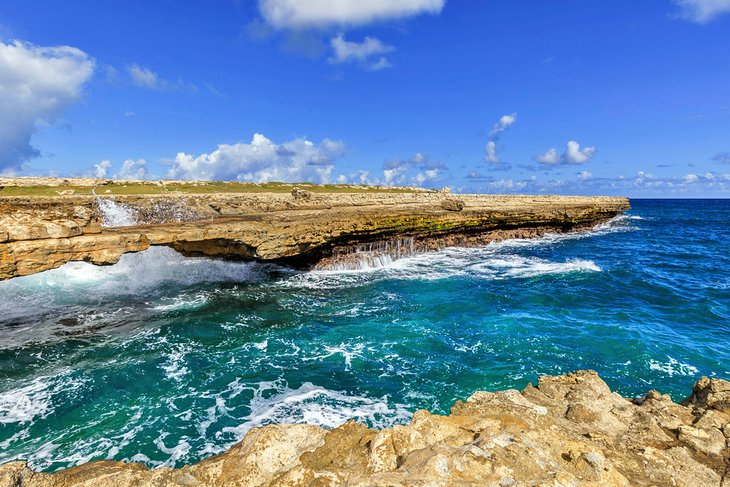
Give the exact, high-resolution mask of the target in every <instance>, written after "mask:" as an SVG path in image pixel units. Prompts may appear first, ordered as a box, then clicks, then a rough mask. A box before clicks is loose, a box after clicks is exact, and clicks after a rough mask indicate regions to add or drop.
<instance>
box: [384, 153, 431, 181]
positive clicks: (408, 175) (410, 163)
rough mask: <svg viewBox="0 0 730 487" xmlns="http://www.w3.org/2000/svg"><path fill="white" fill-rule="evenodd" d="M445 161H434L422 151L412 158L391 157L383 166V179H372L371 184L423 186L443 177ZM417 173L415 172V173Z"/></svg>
mask: <svg viewBox="0 0 730 487" xmlns="http://www.w3.org/2000/svg"><path fill="white" fill-rule="evenodd" d="M444 169H445V167H444V165H443V163H440V162H433V161H431V160H430V159H429V158H428V157H426V156H425V155H423V154H421V153H420V152H418V153H416V154H414V155H413V157H411V158H410V159H391V160H390V161H388V162H386V163H385V165H384V166H383V179H374V180H370V183H371V184H383V185H386V186H423V185H425V184H428V183H433V182H435V181H437V180H438V179H439V178H440V177H441V173H442V172H443V170H444ZM414 172H415V173H416V174H413V173H414Z"/></svg>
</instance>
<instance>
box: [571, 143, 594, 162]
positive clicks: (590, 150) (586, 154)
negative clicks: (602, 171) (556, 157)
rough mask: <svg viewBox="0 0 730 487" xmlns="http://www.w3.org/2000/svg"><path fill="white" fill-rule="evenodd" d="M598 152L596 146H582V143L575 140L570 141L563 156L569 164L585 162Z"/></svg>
mask: <svg viewBox="0 0 730 487" xmlns="http://www.w3.org/2000/svg"><path fill="white" fill-rule="evenodd" d="M595 153H596V148H595V147H586V148H585V149H581V148H580V144H579V143H578V142H576V141H574V140H571V141H569V142H568V148H567V149H566V151H565V154H563V158H564V159H565V162H566V163H567V164H585V163H586V162H588V161H589V160H590V159H591V157H593V156H594V155H595Z"/></svg>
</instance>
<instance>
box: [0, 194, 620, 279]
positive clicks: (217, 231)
mask: <svg viewBox="0 0 730 487" xmlns="http://www.w3.org/2000/svg"><path fill="white" fill-rule="evenodd" d="M92 182H93V180H92ZM104 187H105V186H99V187H93V188H92V191H93V192H94V193H95V194H76V192H75V191H74V190H64V189H59V190H56V191H55V193H56V194H55V195H47V194H40V195H39V194H30V193H32V191H27V193H29V194H23V191H15V192H12V193H11V194H10V195H9V196H4V195H5V194H9V193H8V190H9V189H13V187H9V186H5V188H4V190H3V191H0V279H8V278H12V277H16V276H23V275H29V274H34V273H36V272H41V271H44V270H48V269H53V268H55V267H59V266H61V265H63V264H64V263H66V262H70V261H86V262H91V263H94V264H102V265H103V264H113V263H115V262H117V261H118V260H119V258H120V257H121V256H122V255H123V254H125V253H127V252H138V251H141V250H145V249H147V248H148V247H150V246H151V245H166V246H169V247H172V248H174V249H175V250H177V251H179V252H181V253H183V254H185V255H204V256H210V257H222V258H234V259H255V260H261V261H273V262H279V263H284V264H290V265H293V266H297V267H305V268H306V267H313V266H314V267H320V268H333V267H334V268H337V267H348V266H350V267H351V266H357V265H358V264H359V262H362V261H363V259H365V260H367V259H368V258H369V257H371V258H372V257H376V256H377V254H379V253H387V254H390V255H393V256H394V257H399V256H403V255H407V254H409V253H414V252H422V251H428V250H435V249H438V248H442V247H445V246H449V245H462V246H474V245H484V244H487V243H489V242H492V241H496V240H502V239H505V238H520V237H535V236H540V235H543V234H544V233H546V232H565V231H572V230H577V229H583V228H587V227H591V226H593V225H595V224H597V223H600V222H603V221H606V220H608V219H610V218H612V217H614V216H616V215H617V214H619V213H621V212H622V211H624V210H626V209H628V208H629V203H628V200H627V199H625V198H607V197H567V196H497V195H451V194H448V193H439V192H425V191H415V190H414V191H410V190H407V189H400V190H399V191H379V192H378V191H366V190H363V191H360V192H358V190H357V188H355V189H351V190H349V191H348V192H319V191H317V192H313V191H308V190H302V189H297V188H290V189H289V190H288V191H287V192H281V191H279V192H263V191H261V192H252V191H251V190H250V188H249V189H248V192H245V193H235V192H217V193H216V192H206V188H205V187H204V186H203V187H196V191H197V192H196V193H185V192H181V191H178V192H176V191H169V190H167V188H168V186H163V187H164V188H166V190H165V191H164V192H161V193H158V194H114V195H110V194H106V193H104V191H110V190H104V189H103V188H104ZM60 188H63V186H60ZM15 189H17V187H16V188H15ZM20 189H21V190H22V189H23V188H22V187H20ZM277 189H280V188H278V187H277ZM69 191H70V192H71V193H73V194H67V193H68V192H69ZM208 191H213V189H211V190H208ZM320 191H321V188H320ZM97 194H98V195H101V196H97ZM115 211H116V212H120V211H121V212H123V213H124V217H125V218H124V219H123V220H124V221H122V222H120V221H116V220H118V219H115V218H110V214H112V216H113V213H114V212H115ZM120 223H122V224H123V225H120Z"/></svg>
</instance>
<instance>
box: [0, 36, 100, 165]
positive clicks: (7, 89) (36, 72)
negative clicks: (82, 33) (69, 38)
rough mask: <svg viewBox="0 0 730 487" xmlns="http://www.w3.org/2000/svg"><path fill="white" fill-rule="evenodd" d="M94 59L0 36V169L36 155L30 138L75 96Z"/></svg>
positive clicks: (65, 48) (76, 51) (70, 50)
mask: <svg viewBox="0 0 730 487" xmlns="http://www.w3.org/2000/svg"><path fill="white" fill-rule="evenodd" d="M93 72H94V60H93V59H92V58H91V57H89V55H88V54H86V53H85V52H83V51H81V50H80V49H76V48H74V47H69V46H54V47H41V46H36V45H33V44H30V43H25V42H21V41H11V42H10V43H8V44H5V43H3V42H0V171H2V170H3V169H8V170H11V169H14V168H16V169H17V168H20V166H21V164H23V163H24V162H27V161H28V160H29V159H31V158H33V157H35V156H37V155H38V150H37V149H36V148H34V147H33V146H32V145H31V143H30V141H31V138H32V136H33V134H35V132H36V131H37V130H38V128H39V127H40V126H43V125H47V124H50V123H53V122H54V121H55V120H57V119H58V117H59V116H60V115H61V114H62V113H63V111H64V110H65V109H66V108H67V107H68V106H69V105H71V104H73V103H74V102H76V101H78V100H79V99H80V98H81V96H82V92H83V87H84V85H85V84H86V82H88V81H89V79H90V78H91V76H92V74H93Z"/></svg>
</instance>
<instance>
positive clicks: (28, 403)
mask: <svg viewBox="0 0 730 487" xmlns="http://www.w3.org/2000/svg"><path fill="white" fill-rule="evenodd" d="M83 384H84V381H83V380H81V379H76V378H70V377H69V373H68V372H62V373H61V374H59V375H56V376H42V377H36V378H35V379H33V380H32V381H30V383H27V384H25V385H22V386H20V387H16V388H14V389H8V390H5V391H2V392H0V424H10V423H19V424H24V423H29V422H33V421H34V420H36V419H40V418H45V417H47V416H48V415H49V414H51V413H52V412H53V400H54V398H55V396H57V395H61V394H63V395H68V394H73V393H74V391H76V390H77V389H79V388H80V387H82V386H83Z"/></svg>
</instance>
